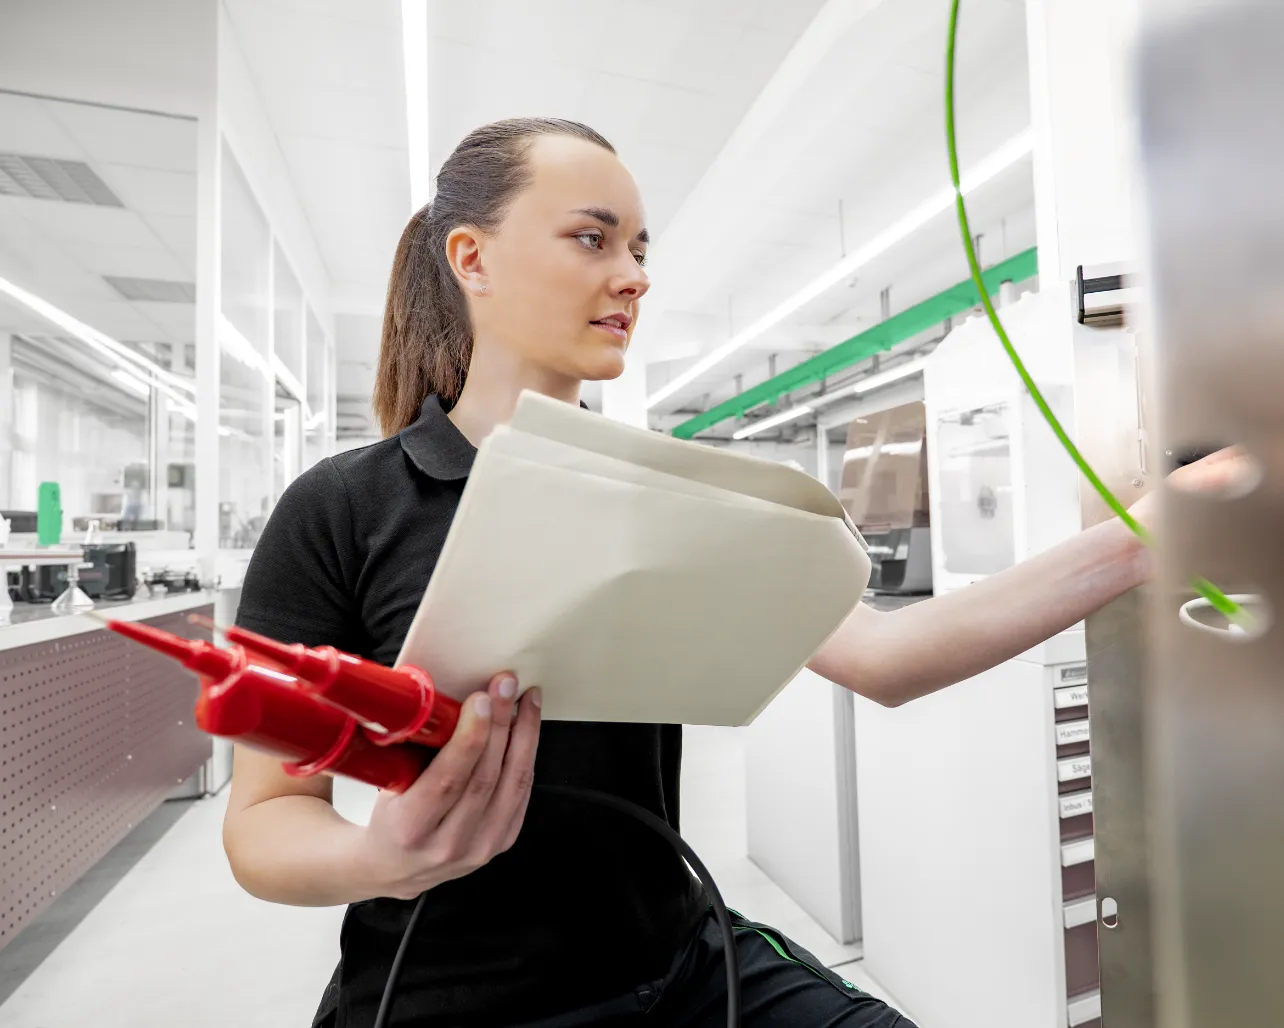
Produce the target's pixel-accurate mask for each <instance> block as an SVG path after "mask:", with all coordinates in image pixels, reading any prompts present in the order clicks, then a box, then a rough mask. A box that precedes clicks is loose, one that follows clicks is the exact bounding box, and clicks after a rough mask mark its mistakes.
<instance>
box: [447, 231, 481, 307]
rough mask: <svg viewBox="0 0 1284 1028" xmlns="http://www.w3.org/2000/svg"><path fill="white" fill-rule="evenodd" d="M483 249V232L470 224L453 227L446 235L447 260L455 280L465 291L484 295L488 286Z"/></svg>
mask: <svg viewBox="0 0 1284 1028" xmlns="http://www.w3.org/2000/svg"><path fill="white" fill-rule="evenodd" d="M481 250H482V237H481V233H479V232H478V231H477V230H476V229H475V228H471V227H470V226H468V225H460V226H458V227H457V228H454V229H452V230H451V232H450V235H448V236H447V237H446V260H447V261H449V262H450V270H451V271H452V272H454V275H455V281H456V282H458V283H459V288H460V289H462V290H463V291H464V292H465V293H471V294H473V295H475V296H481V295H484V294H485V292H486V290H487V288H488V285H487V281H486V269H485V267H483V265H482V254H481Z"/></svg>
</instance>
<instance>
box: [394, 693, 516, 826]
mask: <svg viewBox="0 0 1284 1028" xmlns="http://www.w3.org/2000/svg"><path fill="white" fill-rule="evenodd" d="M493 711H494V701H493V700H492V699H491V697H490V695H489V693H488V692H484V693H477V694H476V695H474V696H471V697H469V699H468V701H467V702H466V703H465V704H464V709H463V712H462V713H461V714H460V718H459V724H458V726H457V727H456V728H455V733H454V735H452V736H451V737H450V740H449V741H448V742H447V743H446V745H445V746H443V747H442V748H441V750H440V752H438V754H437V756H436V757H434V758H433V761H432V763H431V764H429V765H428V768H427V770H425V771H424V773H423V774H421V775H420V776H419V777H418V778H417V779H416V780H415V783H414V784H413V785H411V787H410V788H409V789H407V790H406V791H405V792H404V793H402V794H401V795H400V796H398V797H396V799H395V800H394V801H392V802H394V803H395V804H396V806H397V807H398V816H399V819H403V820H404V823H407V824H410V825H413V826H414V831H415V833H416V834H417V835H418V836H419V837H421V838H422V837H426V836H428V835H429V834H431V833H432V832H434V831H436V829H437V828H438V827H439V826H440V824H441V822H442V820H443V819H444V818H445V817H446V815H447V814H449V813H450V811H451V809H452V808H453V807H454V806H455V804H456V803H458V802H459V800H460V798H461V797H462V796H463V795H464V793H465V791H466V789H467V787H468V784H469V782H471V781H472V778H473V772H474V771H475V770H476V768H477V765H478V764H479V763H480V762H481V760H482V758H483V757H484V756H485V754H486V748H487V745H488V744H489V742H490V737H491V728H492V724H493V722H492V714H493Z"/></svg>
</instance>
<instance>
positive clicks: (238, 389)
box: [218, 145, 275, 549]
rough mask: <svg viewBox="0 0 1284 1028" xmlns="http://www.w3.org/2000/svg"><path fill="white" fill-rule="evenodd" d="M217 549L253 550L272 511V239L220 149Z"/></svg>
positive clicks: (234, 167)
mask: <svg viewBox="0 0 1284 1028" xmlns="http://www.w3.org/2000/svg"><path fill="white" fill-rule="evenodd" d="M220 231H221V244H222V246H221V249H222V261H221V273H222V294H221V295H222V303H221V310H220V317H219V325H218V341H219V425H218V433H219V455H218V463H219V546H220V547H223V548H227V549H246V548H249V547H252V546H253V545H254V544H255V543H256V542H257V541H258V538H259V535H260V533H261V532H262V531H263V526H264V525H265V524H266V523H267V517H268V515H269V514H270V513H271V510H272V491H273V490H272V486H273V475H272V468H271V467H270V464H269V462H270V461H271V459H272V457H271V453H272V448H271V439H272V422H273V418H272V415H273V413H274V410H273V396H274V381H275V376H274V375H273V373H272V355H271V330H272V265H271V261H272V234H271V229H270V228H269V226H268V222H267V218H266V217H265V216H264V214H263V211H262V210H261V209H260V207H259V205H258V203H257V202H256V201H255V199H254V195H253V193H252V192H251V191H250V187H249V184H248V183H247V182H246V180H245V176H244V174H243V173H242V171H241V168H240V165H239V164H237V162H236V158H235V157H234V156H233V154H232V151H231V150H230V149H229V148H228V147H227V146H226V145H224V147H223V174H222V224H221V226H220Z"/></svg>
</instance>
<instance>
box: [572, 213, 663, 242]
mask: <svg viewBox="0 0 1284 1028" xmlns="http://www.w3.org/2000/svg"><path fill="white" fill-rule="evenodd" d="M571 213H572V214H587V215H588V216H589V217H590V218H596V219H597V220H598V221H600V222H601V223H602V224H603V225H606V226H608V227H610V228H619V227H620V216H619V215H618V214H616V213H615V211H613V210H611V209H610V208H609V207H577V208H576V209H575V210H573V211H571ZM634 238H635V239H636V240H637V241H638V242H639V243H649V242H650V241H651V233H650V232H648V231H647V230H646V229H642V231H641V232H639V233H638V234H637V235H636V236H635V237H634Z"/></svg>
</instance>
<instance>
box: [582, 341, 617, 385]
mask: <svg viewBox="0 0 1284 1028" xmlns="http://www.w3.org/2000/svg"><path fill="white" fill-rule="evenodd" d="M585 356H586V358H587V359H585V360H582V361H581V362H580V368H579V378H580V380H581V381H584V382H606V381H609V380H610V379H613V378H619V377H620V376H621V375H622V374H624V348H623V347H622V346H612V347H600V348H598V349H597V352H595V353H593V354H591V355H588V354H586V355H585Z"/></svg>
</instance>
